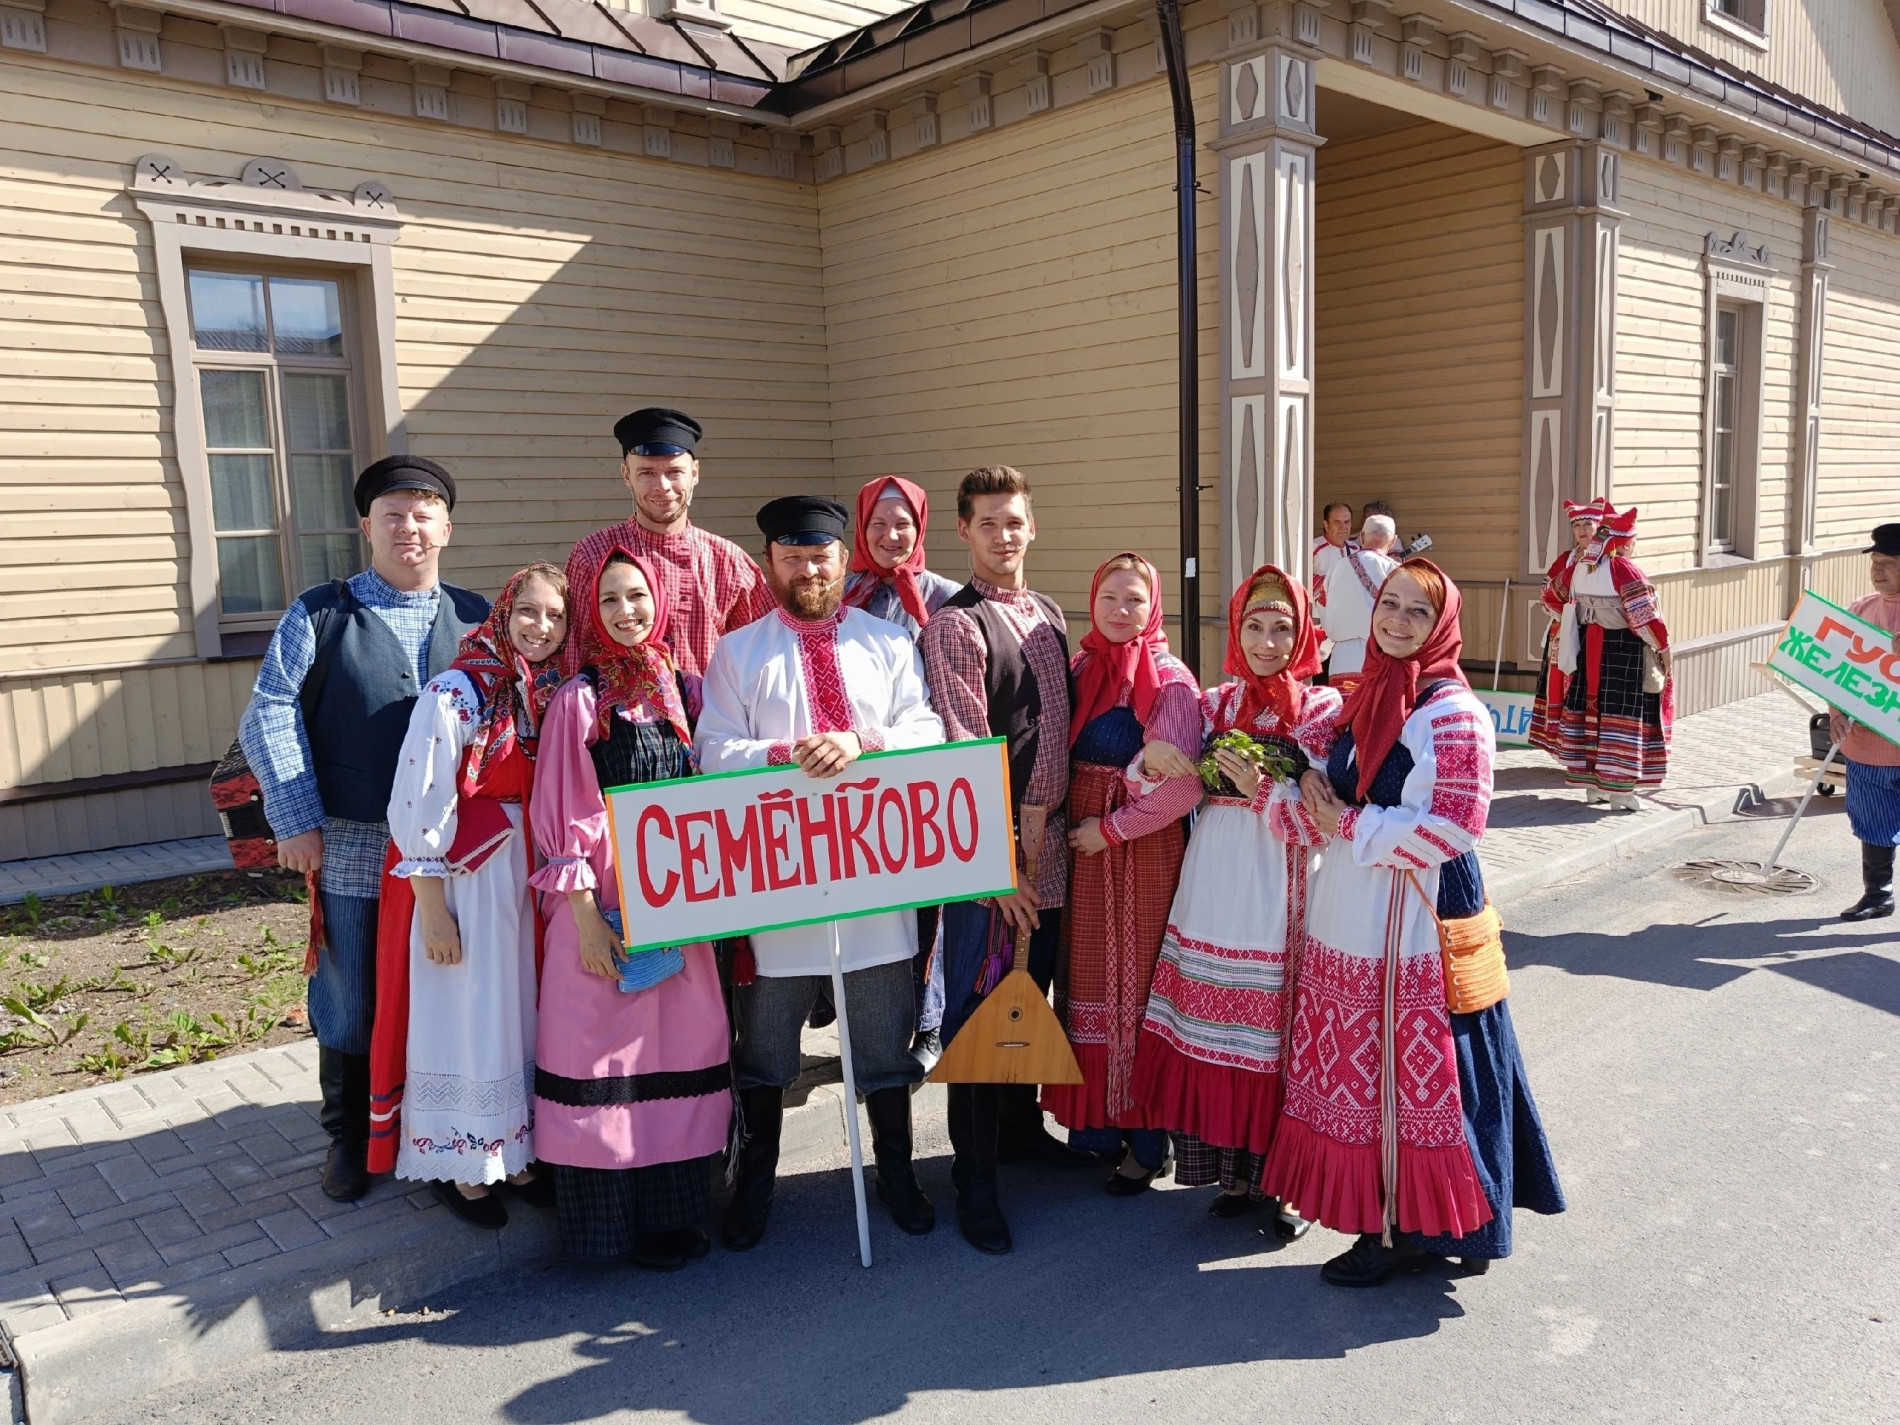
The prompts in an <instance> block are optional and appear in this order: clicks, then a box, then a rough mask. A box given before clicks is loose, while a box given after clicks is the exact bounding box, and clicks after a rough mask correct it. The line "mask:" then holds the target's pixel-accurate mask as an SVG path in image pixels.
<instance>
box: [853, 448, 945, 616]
mask: <svg viewBox="0 0 1900 1425" xmlns="http://www.w3.org/2000/svg"><path fill="white" fill-rule="evenodd" d="M893 494H897V495H902V496H903V497H904V502H905V503H906V504H908V505H909V506H910V512H911V514H912V515H914V516H915V517H916V519H917V543H916V545H915V546H914V547H913V548H912V549H911V551H910V553H909V554H907V555H905V556H904V559H903V561H902V562H901V563H899V564H898V565H897V566H896V567H895V568H891V569H886V568H885V567H884V566H883V565H882V564H879V563H878V562H877V558H876V556H874V555H873V554H872V553H871V537H870V535H869V534H867V533H866V529H867V527H868V526H869V525H870V523H871V512H872V511H873V510H875V509H876V508H877V503H878V501H879V500H882V499H888V498H890V497H891V496H892V495H893ZM929 526H930V497H929V496H928V495H926V494H925V493H924V492H923V487H922V486H919V485H913V484H912V483H911V482H910V481H908V480H906V479H903V478H902V477H901V476H897V475H880V476H878V477H877V479H875V480H871V481H868V482H867V483H866V484H865V485H864V487H863V488H862V489H860V490H859V491H858V520H857V525H856V527H855V528H854V529H853V530H852V534H851V573H853V574H873V575H876V578H872V579H865V580H862V581H861V582H860V583H859V585H858V587H857V588H856V589H853V590H852V591H851V592H849V593H847V594H846V595H845V596H844V601H845V602H846V603H847V604H849V605H850V606H851V607H853V608H863V607H864V606H865V605H866V604H867V603H869V602H870V600H871V595H872V594H874V593H875V592H876V591H877V586H878V585H879V583H881V582H882V581H884V580H886V579H888V580H890V582H891V583H893V584H895V585H896V586H897V598H898V602H899V603H901V604H903V606H904V612H906V613H908V614H909V615H910V616H911V617H912V618H914V619H915V620H917V626H918V627H919V628H922V627H923V626H924V625H925V624H927V623H929V622H930V605H929V604H927V603H925V602H924V591H923V590H922V589H920V588H918V587H917V576H918V575H919V574H921V573H922V572H923V571H924V531H925V530H926V529H928V528H929Z"/></svg>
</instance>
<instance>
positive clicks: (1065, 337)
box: [819, 67, 1227, 668]
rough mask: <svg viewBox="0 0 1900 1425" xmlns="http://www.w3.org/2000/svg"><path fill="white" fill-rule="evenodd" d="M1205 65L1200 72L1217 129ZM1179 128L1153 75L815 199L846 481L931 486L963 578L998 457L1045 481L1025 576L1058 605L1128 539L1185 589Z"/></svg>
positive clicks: (1207, 401)
mask: <svg viewBox="0 0 1900 1425" xmlns="http://www.w3.org/2000/svg"><path fill="white" fill-rule="evenodd" d="M1214 74H1215V71H1214V70H1213V69H1212V68H1211V67H1209V68H1204V69H1201V70H1199V71H1197V72H1196V73H1195V75H1194V86H1195V105H1196V112H1197V113H1198V114H1200V115H1201V116H1202V118H1203V119H1204V120H1206V123H1205V124H1204V135H1203V136H1204V137H1210V138H1211V137H1212V136H1213V114H1214V103H1213V90H1214ZM1170 133H1171V125H1170V114H1169V107H1168V95H1167V88H1166V86H1165V85H1164V84H1161V83H1148V84H1141V85H1136V86H1133V87H1130V88H1127V89H1123V90H1119V91H1117V92H1115V93H1113V94H1110V95H1105V96H1103V97H1102V98H1101V99H1100V100H1097V101H1093V102H1089V103H1085V104H1077V105H1075V106H1074V107H1073V108H1063V109H1059V110H1057V111H1056V112H1054V113H1053V114H1050V115H1048V116H1045V117H1043V118H1040V119H1037V120H1035V121H1034V122H1028V123H1022V124H1015V125H1009V126H1006V127H1004V128H1001V129H998V130H996V131H994V132H993V133H990V134H985V135H982V136H979V137H976V138H972V139H966V140H962V141H959V142H958V143H955V144H951V145H948V146H946V147H944V148H942V149H938V150H932V151H927V152H925V153H922V154H920V155H918V156H917V157H916V158H913V159H909V160H906V161H904V162H902V163H898V164H892V165H886V166H880V167H877V168H872V169H867V170H864V171H861V172H858V173H855V174H851V175H849V176H847V177H844V178H841V179H838V180H835V181H834V182H831V183H827V184H825V185H824V186H823V187H822V188H821V189H820V190H819V198H820V202H819V209H820V214H821V216H822V218H823V224H824V247H825V302H826V313H827V321H828V327H827V329H828V334H829V345H830V354H831V394H832V449H833V453H834V459H835V464H836V470H837V486H838V489H839V491H840V492H842V493H845V494H849V492H851V491H853V490H855V489H856V488H857V486H858V484H859V483H860V482H862V481H864V480H866V479H869V478H870V477H872V476H873V475H878V474H897V475H904V476H907V477H908V478H910V479H913V480H916V481H917V482H918V483H919V484H921V485H923V486H924V488H925V489H926V490H927V491H928V492H929V494H930V496H931V502H932V506H933V511H934V518H933V521H932V527H931V530H930V536H929V547H930V551H931V561H932V564H933V565H934V566H935V567H936V568H938V569H939V570H941V571H942V572H943V573H945V574H947V575H950V576H951V577H956V578H961V577H963V575H964V574H965V572H966V571H967V569H968V562H967V558H966V556H965V554H964V551H963V548H962V546H961V545H960V544H959V543H958V541H957V538H956V529H955V489H956V483H957V481H958V479H960V478H961V477H962V475H963V474H964V472H965V471H967V470H968V469H970V468H971V467H972V466H975V465H983V464H995V463H1004V464H1010V465H1015V466H1018V467H1020V468H1021V469H1023V470H1024V471H1025V472H1027V473H1028V474H1029V476H1030V478H1031V480H1032V482H1033V485H1034V488H1035V492H1036V513H1037V517H1038V526H1039V531H1040V535H1039V540H1038V543H1037V546H1036V550H1035V554H1034V556H1033V559H1032V563H1033V566H1034V569H1033V577H1034V580H1035V583H1036V585H1037V587H1038V588H1041V589H1044V590H1046V591H1047V592H1048V593H1050V594H1051V595H1052V596H1053V597H1055V598H1057V599H1058V600H1059V601H1060V602H1061V603H1062V605H1063V607H1065V608H1068V609H1072V610H1079V609H1081V608H1083V607H1084V606H1085V604H1086V602H1087V597H1088V586H1089V578H1090V575H1091V574H1092V573H1093V571H1094V569H1095V567H1096V565H1097V564H1098V563H1099V562H1100V561H1101V560H1102V559H1104V558H1106V557H1107V556H1108V555H1110V554H1113V553H1114V552H1116V551H1117V550H1119V549H1122V548H1126V547H1128V546H1130V545H1133V546H1134V547H1136V548H1138V549H1140V550H1141V551H1142V552H1143V553H1145V554H1147V555H1148V557H1149V558H1151V559H1153V560H1154V561H1155V563H1156V565H1157V566H1159V567H1160V569H1161V570H1162V572H1163V575H1164V576H1165V578H1166V580H1167V585H1168V589H1169V592H1170V595H1172V593H1173V592H1174V591H1175V590H1176V589H1177V587H1178V586H1177V584H1176V582H1175V580H1176V577H1177V574H1178V570H1179V541H1178V527H1179V526H1178V519H1177V514H1176V510H1177V505H1176V493H1175V472H1176V464H1177V456H1176V452H1177V443H1176V442H1177V435H1176V431H1177V421H1176V390H1177V388H1176V366H1175V353H1176V348H1175V331H1176V287H1175V260H1174V238H1175V209H1174V195H1173V192H1172V184H1173V148H1172V145H1171V143H1170V141H1169V140H1170ZM1197 152H1198V153H1199V159H1198V163H1199V174H1200V181H1201V183H1202V185H1203V186H1204V187H1205V188H1206V189H1207V190H1208V192H1209V194H1210V196H1209V197H1207V198H1205V199H1203V201H1202V202H1201V205H1200V210H1199V220H1200V221H1199V249H1200V254H1201V267H1200V273H1201V287H1200V321H1201V334H1202V340H1201V373H1202V386H1201V392H1202V400H1201V415H1200V420H1201V460H1202V476H1201V478H1202V482H1203V484H1205V485H1208V486H1210V487H1211V488H1210V489H1209V490H1207V491H1206V492H1204V495H1203V500H1202V513H1203V526H1202V533H1201V540H1202V548H1203V550H1204V551H1205V557H1204V561H1203V568H1204V569H1205V570H1206V571H1207V574H1206V577H1205V578H1204V580H1203V590H1204V597H1203V602H1202V612H1203V614H1204V615H1206V616H1208V617H1213V616H1216V615H1217V614H1219V612H1220V611H1221V610H1222V609H1223V608H1224V606H1225V599H1226V591H1227V590H1226V579H1227V575H1226V574H1225V572H1224V571H1220V570H1219V569H1218V566H1217V561H1216V558H1215V556H1216V551H1217V550H1218V548H1219V544H1218V540H1217V537H1216V536H1217V527H1216V523H1215V521H1216V518H1217V515H1218V504H1219V501H1218V498H1217V497H1216V496H1215V494H1214V493H1213V490H1214V489H1217V488H1218V486H1219V468H1220V466H1219V454H1218V451H1219V439H1220V428H1219V411H1218V405H1217V401H1218V391H1219V376H1220V367H1219V352H1218V348H1217V346H1216V337H1217V333H1216V330H1215V326H1216V321H1217V307H1218V296H1217V286H1216V284H1217V281H1218V272H1217V269H1216V262H1217V251H1216V240H1217V231H1216V229H1217V224H1218V216H1219V209H1218V203H1217V201H1216V199H1215V198H1214V197H1213V196H1211V195H1212V193H1213V192H1214V190H1215V188H1216V186H1217V183H1218V177H1217V173H1216V170H1215V162H1214V159H1215V156H1214V155H1213V154H1212V153H1210V152H1208V151H1206V150H1205V149H1204V148H1200V147H1199V146H1197ZM1174 602H1175V601H1174V599H1173V598H1172V597H1170V599H1169V603H1170V605H1171V606H1172V605H1173V604H1174ZM1077 632H1078V634H1079V632H1080V630H1078V631H1077ZM1207 636H1208V637H1212V635H1211V634H1209V635H1207ZM1214 647H1215V648H1216V649H1217V648H1218V644H1217V643H1216V644H1215V645H1214ZM1217 657H1218V655H1217V653H1216V654H1215V655H1214V657H1211V658H1210V659H1209V660H1208V666H1209V667H1210V668H1211V667H1213V666H1214V664H1215V662H1216V660H1217Z"/></svg>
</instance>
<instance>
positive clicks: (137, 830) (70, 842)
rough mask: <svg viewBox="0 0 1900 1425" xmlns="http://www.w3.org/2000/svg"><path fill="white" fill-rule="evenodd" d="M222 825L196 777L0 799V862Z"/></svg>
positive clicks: (208, 832) (206, 831) (207, 832)
mask: <svg viewBox="0 0 1900 1425" xmlns="http://www.w3.org/2000/svg"><path fill="white" fill-rule="evenodd" d="M220 829H221V828H220V826H219V823H218V813H217V809H216V808H214V807H213V806H212V805H211V798H210V797H209V796H207V795H206V794H205V787H204V783H203V782H199V781H190V782H168V783H165V784H164V785H162V786H156V787H129V788H125V789H122V790H120V791H116V792H88V793H86V794H84V795H82V796H76V797H58V798H49V799H48V800H46V801H41V802H13V803H0V860H11V859H15V858H25V857H35V856H64V855H68V854H70V853H72V852H75V851H97V850H101V849H103V848H105V847H108V846H142V845H145V844H146V843H148V842H153V841H173V840H177V839H178V838H181V837H187V836H215V835H217V833H218V832H219V830H220Z"/></svg>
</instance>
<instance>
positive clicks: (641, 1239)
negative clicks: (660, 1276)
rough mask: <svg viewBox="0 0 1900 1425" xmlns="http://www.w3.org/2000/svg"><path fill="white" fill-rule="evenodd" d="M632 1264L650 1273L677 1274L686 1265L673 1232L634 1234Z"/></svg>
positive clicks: (683, 1254) (677, 1235)
mask: <svg viewBox="0 0 1900 1425" xmlns="http://www.w3.org/2000/svg"><path fill="white" fill-rule="evenodd" d="M633 1264H634V1265H635V1266H636V1267H645V1268H646V1269H647V1270H648V1271H650V1272H677V1271H678V1270H679V1269H680V1268H681V1267H684V1266H685V1265H686V1253H685V1251H684V1250H683V1249H682V1248H681V1246H680V1243H679V1234H678V1233H675V1232H636V1233H635V1234H634V1237H633Z"/></svg>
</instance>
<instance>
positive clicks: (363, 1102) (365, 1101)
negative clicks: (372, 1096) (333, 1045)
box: [317, 1045, 370, 1202]
mask: <svg viewBox="0 0 1900 1425" xmlns="http://www.w3.org/2000/svg"><path fill="white" fill-rule="evenodd" d="M317 1087H318V1089H319V1090H320V1091H321V1093H322V1102H321V1105H320V1106H319V1107H318V1110H317V1121H318V1122H319V1123H320V1124H322V1125H323V1131H324V1132H326V1133H328V1134H329V1135H330V1153H329V1156H328V1157H327V1158H326V1159H325V1160H324V1164H323V1194H324V1196H325V1197H328V1198H331V1199H333V1200H335V1201H337V1202H355V1201H356V1200H357V1199H358V1198H360V1197H362V1196H363V1195H364V1194H365V1193H367V1192H368V1191H369V1185H370V1176H369V1055H367V1054H345V1053H344V1052H343V1051H342V1050H341V1049H328V1048H324V1047H322V1046H321V1045H319V1046H318V1048H317Z"/></svg>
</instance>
